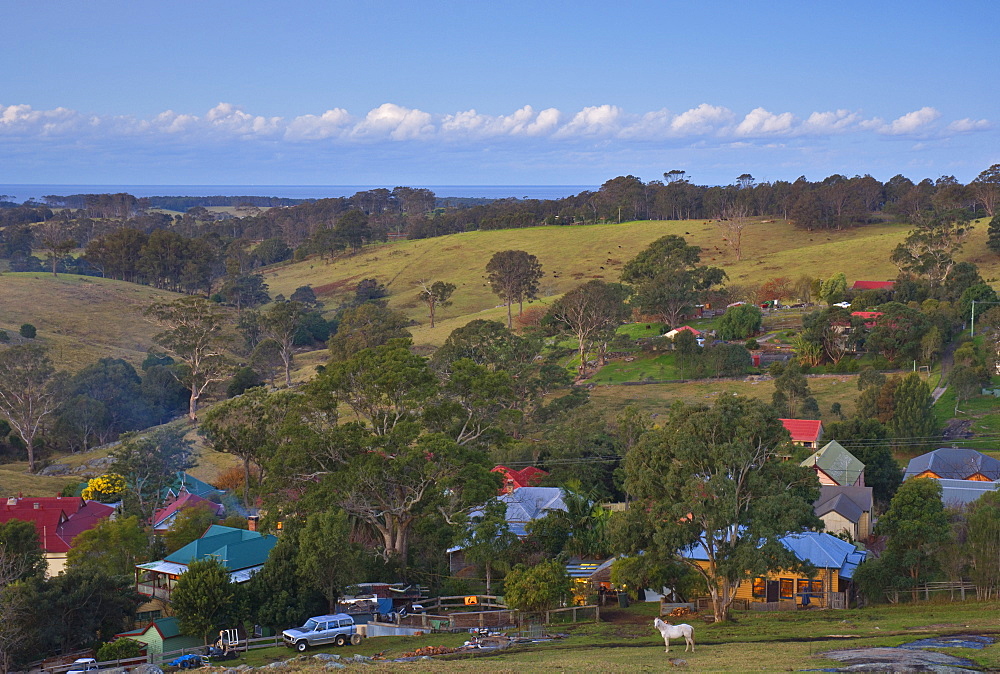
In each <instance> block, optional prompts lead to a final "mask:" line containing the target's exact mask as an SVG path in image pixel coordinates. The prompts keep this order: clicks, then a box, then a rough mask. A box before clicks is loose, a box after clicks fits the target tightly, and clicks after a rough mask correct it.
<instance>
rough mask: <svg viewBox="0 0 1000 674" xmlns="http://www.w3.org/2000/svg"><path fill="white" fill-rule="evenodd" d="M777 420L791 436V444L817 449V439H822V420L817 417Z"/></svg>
mask: <svg viewBox="0 0 1000 674" xmlns="http://www.w3.org/2000/svg"><path fill="white" fill-rule="evenodd" d="M778 421H780V422H781V424H782V425H783V426H784V427H785V430H787V431H788V434H789V435H791V436H792V444H795V445H799V446H801V447H812V448H813V449H819V441H820V440H822V439H823V422H822V421H820V420H819V419H779V420H778Z"/></svg>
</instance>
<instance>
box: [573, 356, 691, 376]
mask: <svg viewBox="0 0 1000 674" xmlns="http://www.w3.org/2000/svg"><path fill="white" fill-rule="evenodd" d="M676 361H677V355H676V354H675V353H674V352H669V353H662V354H660V355H658V356H653V357H649V356H646V355H645V354H642V353H637V354H636V355H635V360H633V361H632V362H626V361H625V360H624V359H618V360H613V361H610V362H609V363H608V364H607V365H605V366H604V367H602V368H601V369H600V371H598V372H597V374H595V375H594V376H593V377H592V378H591V379H590V380H589V381H590V382H591V383H594V384H620V383H622V382H629V381H643V380H646V379H649V380H654V381H655V380H664V379H680V378H681V376H680V372H679V370H678V369H677V363H676Z"/></svg>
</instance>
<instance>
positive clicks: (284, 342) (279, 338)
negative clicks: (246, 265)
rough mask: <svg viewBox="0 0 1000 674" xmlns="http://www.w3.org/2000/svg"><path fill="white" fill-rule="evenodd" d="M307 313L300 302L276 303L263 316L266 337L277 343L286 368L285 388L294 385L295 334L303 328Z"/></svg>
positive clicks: (262, 323)
mask: <svg viewBox="0 0 1000 674" xmlns="http://www.w3.org/2000/svg"><path fill="white" fill-rule="evenodd" d="M304 315H305V313H304V311H303V307H302V304H301V303H299V302H275V303H274V304H272V305H271V306H270V307H268V308H267V310H265V311H264V313H263V315H262V316H261V328H262V329H263V332H264V334H265V335H267V336H268V337H270V338H271V339H273V340H274V341H275V342H277V344H278V346H279V353H280V354H281V362H282V364H283V365H284V366H285V386H291V385H292V359H293V357H294V355H295V333H297V332H298V331H299V328H300V327H301V326H302V319H303V317H304Z"/></svg>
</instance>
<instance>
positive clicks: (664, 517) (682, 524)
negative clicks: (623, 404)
mask: <svg viewBox="0 0 1000 674" xmlns="http://www.w3.org/2000/svg"><path fill="white" fill-rule="evenodd" d="M787 442H788V441H787V434H786V433H785V431H784V427H783V426H782V425H781V423H780V422H779V421H778V418H777V416H776V415H775V413H774V412H773V410H772V409H771V408H770V407H768V406H767V405H765V404H763V403H762V402H760V401H757V400H753V399H748V398H743V397H739V396H729V395H727V396H721V397H720V398H719V401H718V402H717V403H716V404H715V406H714V407H711V408H708V407H701V406H694V405H687V404H684V403H676V404H674V406H673V407H671V409H670V413H669V416H668V418H667V419H666V420H665V421H664V422H663V424H662V427H661V428H659V429H654V430H652V431H649V432H648V433H646V434H645V435H644V436H643V438H642V440H641V441H640V442H639V444H638V445H637V446H636V447H635V448H633V449H632V450H631V451H630V452H629V453H628V455H627V456H626V457H625V487H626V489H627V490H628V492H629V493H630V494H631V495H632V497H633V498H634V499H635V500H636V501H637V505H638V506H639V507H636V508H633V509H631V510H630V511H629V516H630V517H635V518H637V519H638V520H641V522H642V525H641V526H640V527H639V528H638V532H639V533H638V534H637V536H636V537H635V539H634V540H633V541H632V549H630V550H629V549H626V550H622V552H630V553H635V552H638V550H641V549H655V550H662V551H664V552H666V553H677V554H680V552H681V551H683V550H687V549H692V546H700V549H701V550H703V551H704V554H705V556H706V560H705V561H704V562H703V563H698V562H697V561H696V560H695V559H692V558H691V557H688V556H684V557H682V558H681V559H682V561H684V562H685V563H687V564H688V565H689V566H690V567H691V568H692V569H693V570H694V571H696V572H697V573H699V574H700V575H701V576H702V577H703V578H704V579H705V582H706V584H707V585H708V589H709V593H710V595H711V597H712V603H713V609H714V615H715V619H716V620H717V621H719V620H726V619H727V618H728V616H729V606H730V604H731V603H732V600H733V598H734V597H735V593H736V588H737V587H738V586H739V584H740V582H741V581H743V580H746V579H748V578H751V577H753V576H760V575H766V573H767V572H768V571H771V570H776V569H792V568H797V567H798V566H799V562H798V560H797V559H796V558H795V556H794V555H792V553H791V552H790V551H789V550H788V549H787V548H785V547H784V546H783V545H781V543H780V542H779V541H778V539H779V538H780V537H781V536H784V535H786V534H788V533H789V532H796V531H802V530H804V529H806V528H812V527H817V526H820V523H819V520H818V519H817V518H816V516H815V514H814V513H813V508H812V502H813V501H814V500H815V499H816V498H817V496H818V495H819V491H818V487H819V484H818V481H817V478H816V474H815V472H813V471H811V470H810V469H808V468H803V467H801V466H798V465H797V464H796V463H795V462H792V461H783V460H781V458H780V456H781V455H782V454H785V453H786V452H788V451H789V448H788V447H787Z"/></svg>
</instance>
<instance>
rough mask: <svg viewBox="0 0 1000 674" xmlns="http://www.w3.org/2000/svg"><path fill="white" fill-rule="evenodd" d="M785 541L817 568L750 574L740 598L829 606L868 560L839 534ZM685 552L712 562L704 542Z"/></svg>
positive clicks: (811, 533) (738, 594) (702, 561)
mask: <svg viewBox="0 0 1000 674" xmlns="http://www.w3.org/2000/svg"><path fill="white" fill-rule="evenodd" d="M780 541H781V544H782V545H784V546H785V547H786V548H788V549H789V550H791V551H792V553H794V554H795V556H796V557H797V558H798V559H800V560H801V561H804V562H809V563H811V564H812V565H813V566H814V567H815V568H816V572H815V573H814V574H813V575H812V576H808V577H807V576H803V575H802V574H799V573H795V572H792V571H777V572H773V573H769V574H768V575H767V576H762V577H757V578H750V579H748V580H745V581H743V582H742V583H740V586H739V587H738V588H737V589H736V595H735V598H736V599H738V600H739V599H742V600H745V601H748V602H779V601H794V602H795V603H796V604H800V605H803V606H829V605H830V603H831V598H832V594H831V593H841V592H846V591H847V586H848V585H849V584H850V582H851V578H852V577H853V575H854V570H855V569H856V568H857V566H858V564H860V563H861V562H862V561H864V559H865V556H866V554H867V553H866V552H864V551H862V550H858V549H857V548H855V547H854V546H853V545H851V544H850V543H848V542H847V541H844V540H841V539H839V538H837V537H836V536H831V535H830V534H827V533H820V532H816V531H807V532H803V533H799V534H788V535H787V536H784V537H782V538H781V539H780ZM684 556H685V557H686V558H687V559H688V560H690V561H693V562H694V563H696V564H697V565H698V566H700V567H702V568H706V567H707V566H708V558H707V555H706V554H705V550H704V549H703V548H701V547H700V546H699V547H698V548H695V549H693V550H689V551H686V552H685V553H684Z"/></svg>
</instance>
